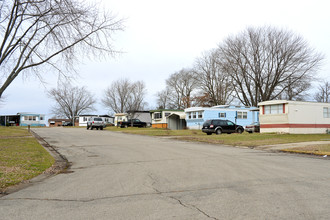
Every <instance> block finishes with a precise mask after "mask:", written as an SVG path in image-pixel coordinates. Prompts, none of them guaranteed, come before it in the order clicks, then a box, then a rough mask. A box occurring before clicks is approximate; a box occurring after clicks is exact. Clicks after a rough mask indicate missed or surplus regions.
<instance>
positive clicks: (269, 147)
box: [255, 141, 330, 150]
mask: <svg viewBox="0 0 330 220" xmlns="http://www.w3.org/2000/svg"><path fill="white" fill-rule="evenodd" d="M323 144H330V141H310V142H299V143H289V144H275V145H264V146H258V147H255V149H260V150H282V149H288V148H295V147H307V146H311V145H323Z"/></svg>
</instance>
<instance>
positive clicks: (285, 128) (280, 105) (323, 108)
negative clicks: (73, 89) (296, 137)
mask: <svg viewBox="0 0 330 220" xmlns="http://www.w3.org/2000/svg"><path fill="white" fill-rule="evenodd" d="M258 105H259V108H260V115H259V121H260V132H261V133H266V132H281V133H292V134H311V133H326V132H327V131H329V130H330V103H321V102H302V101H288V100H273V101H265V102H260V103H259V104H258Z"/></svg>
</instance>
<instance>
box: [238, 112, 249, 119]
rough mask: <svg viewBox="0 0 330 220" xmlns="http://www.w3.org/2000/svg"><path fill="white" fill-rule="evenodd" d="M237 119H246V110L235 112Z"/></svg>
mask: <svg viewBox="0 0 330 220" xmlns="http://www.w3.org/2000/svg"><path fill="white" fill-rule="evenodd" d="M237 119H247V112H237Z"/></svg>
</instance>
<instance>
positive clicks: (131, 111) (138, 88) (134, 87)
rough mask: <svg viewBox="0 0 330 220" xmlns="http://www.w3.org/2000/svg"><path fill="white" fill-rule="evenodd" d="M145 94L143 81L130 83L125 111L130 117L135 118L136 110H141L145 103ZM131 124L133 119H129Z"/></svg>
mask: <svg viewBox="0 0 330 220" xmlns="http://www.w3.org/2000/svg"><path fill="white" fill-rule="evenodd" d="M145 95H146V88H145V84H144V82H143V81H137V82H135V83H132V84H131V94H130V96H129V97H128V101H127V109H128V110H127V113H128V117H129V118H130V119H133V118H135V114H136V112H137V111H141V110H143V109H144V108H145V107H146V106H147V103H146V102H145V101H144V98H145ZM131 126H133V120H131Z"/></svg>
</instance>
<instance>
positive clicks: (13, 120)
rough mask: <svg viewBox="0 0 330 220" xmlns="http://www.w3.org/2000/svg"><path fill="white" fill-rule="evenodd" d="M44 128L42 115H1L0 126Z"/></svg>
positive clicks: (43, 116)
mask: <svg viewBox="0 0 330 220" xmlns="http://www.w3.org/2000/svg"><path fill="white" fill-rule="evenodd" d="M28 125H30V126H41V127H44V126H46V120H45V115H44V114H36V113H27V112H23V113H17V114H16V115H1V116H0V126H28Z"/></svg>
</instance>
